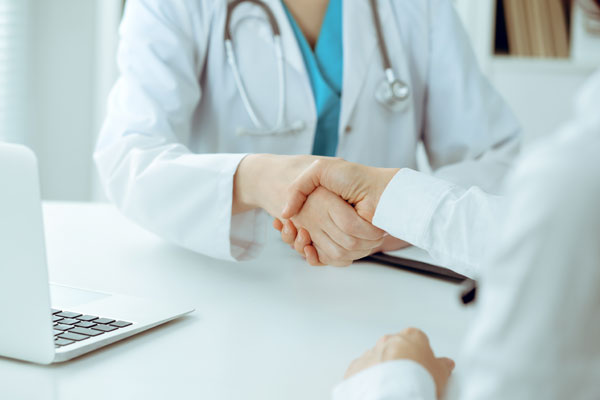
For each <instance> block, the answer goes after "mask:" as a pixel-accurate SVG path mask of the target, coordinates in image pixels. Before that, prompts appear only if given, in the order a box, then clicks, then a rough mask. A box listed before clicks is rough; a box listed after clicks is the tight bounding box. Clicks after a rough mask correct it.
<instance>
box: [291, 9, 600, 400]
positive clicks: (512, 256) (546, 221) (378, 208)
mask: <svg viewBox="0 0 600 400" xmlns="http://www.w3.org/2000/svg"><path fill="white" fill-rule="evenodd" d="M593 1H594V2H595V3H597V4H598V6H597V9H595V10H594V11H593V14H594V15H596V16H600V0H593ZM588 4H592V3H591V2H590V3H588ZM598 104H600V71H598V72H597V73H596V74H595V75H594V76H593V77H592V78H591V79H590V80H589V82H588V83H587V84H586V85H585V87H584V88H583V90H582V91H581V92H580V94H579V96H578V98H577V100H576V103H575V115H574V117H573V119H572V120H571V121H570V122H569V123H568V124H566V125H565V126H564V127H563V128H562V129H560V130H559V131H558V132H557V133H556V134H555V135H553V136H552V137H551V138H549V139H546V140H544V141H542V142H541V143H539V144H538V145H537V146H536V147H535V149H534V150H532V151H530V152H529V153H528V154H526V155H525V156H524V157H523V158H522V159H521V160H520V162H519V163H518V166H517V167H516V169H515V170H514V171H513V173H512V175H511V177H510V179H509V181H508V194H507V196H506V197H505V198H504V200H503V199H499V198H497V197H494V196H489V195H486V193H484V192H482V191H479V190H477V189H476V188H471V189H464V188H460V187H458V186H454V185H450V184H448V185H447V187H446V190H445V192H444V195H443V196H442V199H441V200H440V204H439V205H438V206H440V207H445V205H446V203H447V202H453V203H454V210H455V211H457V213H454V214H452V215H449V217H450V218H449V220H448V221H447V224H445V225H444V226H438V225H435V226H426V227H423V229H422V231H421V233H420V234H419V235H415V237H411V238H404V237H403V236H402V235H403V233H404V230H403V229H404V228H403V226H402V223H404V222H407V223H410V218H409V217H407V216H403V215H401V214H403V213H402V206H405V205H406V200H405V198H404V197H403V196H402V192H401V190H400V188H399V187H398V185H397V184H396V183H397V181H398V180H400V179H402V174H413V173H418V172H415V171H410V170H400V171H395V170H386V169H378V168H369V167H364V166H360V165H357V164H352V163H348V162H345V161H343V160H321V161H318V162H316V163H314V164H313V166H311V167H310V168H309V169H307V170H306V171H305V173H304V174H303V175H302V176H301V177H300V178H299V179H298V180H297V181H296V182H295V183H294V184H293V186H292V187H291V191H290V201H289V202H288V207H287V209H286V210H285V213H284V214H285V216H287V217H289V216H292V215H294V214H295V213H296V212H297V211H298V210H300V209H301V207H302V204H303V202H304V201H305V199H306V198H307V196H310V193H312V191H313V190H315V188H317V187H325V188H327V189H328V190H330V191H333V192H335V193H337V194H338V195H340V196H341V197H342V198H344V199H345V200H346V201H348V202H349V203H350V204H353V205H354V207H355V208H356V210H357V212H358V213H359V214H360V215H361V216H363V218H365V219H366V220H368V221H372V222H373V223H374V224H375V225H376V226H378V227H379V228H381V229H384V230H386V231H388V232H390V233H391V234H393V235H395V236H398V237H400V238H403V239H407V240H408V241H410V242H412V241H413V240H414V241H416V242H418V244H419V245H423V244H425V245H427V244H428V243H429V240H431V237H432V233H431V231H437V233H439V232H442V231H444V230H447V229H450V227H449V226H450V225H452V224H455V223H458V224H461V223H466V222H467V221H469V220H470V221H473V220H479V219H481V220H482V221H484V222H485V223H484V224H479V223H473V224H470V225H469V224H467V225H465V226H466V227H468V228H469V229H471V233H470V234H468V235H466V237H455V236H447V237H446V239H445V242H446V244H445V245H444V246H442V247H440V248H438V250H440V251H439V252H438V256H439V257H441V258H445V259H450V260H454V261H460V260H458V258H457V257H459V256H460V255H461V254H463V255H464V256H465V257H464V258H463V260H462V265H463V266H465V268H468V267H469V266H471V265H474V264H478V263H480V264H481V265H483V266H484V268H483V269H482V271H481V277H480V294H479V298H478V302H477V314H476V317H475V320H474V322H473V325H472V326H471V328H470V329H469V333H468V336H467V337H466V340H465V342H464V346H463V348H462V349H461V352H460V358H459V362H458V365H459V368H458V369H457V373H456V374H455V376H454V378H453V379H452V380H451V384H450V385H449V389H448V390H446V389H447V382H448V381H449V377H450V374H451V372H452V370H453V369H454V362H453V361H452V360H449V359H447V358H437V357H436V356H435V355H434V352H433V351H432V348H431V345H430V343H429V341H428V339H427V336H426V335H425V334H424V333H423V332H421V331H419V330H418V329H414V328H410V329H407V330H404V331H402V332H400V333H398V334H396V335H388V336H384V337H383V338H382V339H380V340H379V341H378V342H377V344H376V345H375V347H374V348H372V349H370V350H368V351H367V352H366V353H364V354H363V355H362V356H361V357H359V358H358V359H357V360H355V361H354V362H353V363H352V364H351V365H350V367H349V368H348V370H347V372H346V375H345V380H344V381H343V382H342V383H341V384H340V385H338V387H337V388H336V389H335V390H334V394H333V397H334V399H336V400H342V399H347V400H352V399H357V400H358V399H369V400H376V399H381V400H383V399H423V400H425V399H431V400H433V399H435V398H436V397H437V398H442V397H443V398H447V399H454V398H457V399H458V398H460V399H463V400H464V399H469V400H471V399H472V400H475V399H481V400H483V399H486V400H505V399H545V400H548V399H557V400H558V399H600V385H599V384H598V382H600V340H599V339H598V338H600V207H599V206H598V205H599V204H600V112H598ZM431 179H435V178H431ZM474 197H476V198H477V199H478V201H479V202H481V204H484V205H485V207H482V208H481V209H480V210H478V212H477V214H476V215H466V214H464V213H461V212H460V209H461V207H462V205H465V204H468V202H469V201H470V199H472V198H474ZM399 205H400V206H399ZM395 207H396V212H395V213H394V208H395ZM397 207H400V208H399V209H398V208H397ZM493 221H501V222H499V223H498V225H497V229H498V233H497V234H494V232H495V230H496V225H494V224H493ZM488 222H489V223H490V224H489V225H487V223H488ZM486 226H488V227H487V228H486ZM409 239H410V240H409ZM300 241H301V242H302V239H300ZM470 241H474V242H477V243H478V244H477V245H476V246H474V247H473V248H477V247H478V246H479V245H481V243H484V242H486V241H487V242H491V243H492V245H491V246H490V250H489V251H488V253H489V254H486V253H485V252H480V253H476V254H468V252H462V250H464V249H468V248H469V246H470V244H469V242H470ZM302 244H305V243H302ZM454 245H456V246H458V247H459V248H461V249H462V250H461V251H459V252H454V251H453V250H452V248H453V246H454ZM303 251H304V252H305V254H306V255H307V257H308V258H309V260H310V259H311V257H312V262H318V259H315V258H314V257H316V256H317V253H316V252H315V249H314V248H312V246H311V245H310V243H309V244H306V245H305V246H304V249H303Z"/></svg>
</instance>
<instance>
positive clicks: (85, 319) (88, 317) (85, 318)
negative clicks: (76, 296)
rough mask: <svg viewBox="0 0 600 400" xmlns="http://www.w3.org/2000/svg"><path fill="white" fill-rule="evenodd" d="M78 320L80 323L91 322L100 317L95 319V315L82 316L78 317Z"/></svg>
mask: <svg viewBox="0 0 600 400" xmlns="http://www.w3.org/2000/svg"><path fill="white" fill-rule="evenodd" d="M77 319H78V320H80V321H85V322H90V321H93V320H95V319H98V317H95V316H93V315H81V316H79V317H77Z"/></svg>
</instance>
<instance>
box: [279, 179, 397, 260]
mask: <svg viewBox="0 0 600 400" xmlns="http://www.w3.org/2000/svg"><path fill="white" fill-rule="evenodd" d="M274 226H275V228H278V229H279V230H280V231H282V237H283V238H284V241H286V242H287V243H289V244H292V245H294V248H295V249H296V251H298V252H299V253H300V254H302V255H304V256H306V258H307V261H308V262H309V263H310V264H311V265H324V264H327V265H334V266H347V265H350V264H351V263H352V261H354V260H357V259H359V258H363V257H366V256H367V255H369V254H372V253H373V252H374V250H375V249H378V248H380V247H381V246H382V244H383V243H384V235H385V232H383V231H382V230H380V229H378V228H376V227H374V226H373V225H371V224H370V223H368V222H367V221H365V220H364V219H362V218H361V217H360V216H358V215H357V214H356V211H355V210H354V208H352V206H350V205H349V204H348V203H347V202H345V201H344V200H342V199H341V198H340V197H339V196H338V195H335V194H333V193H331V192H330V191H328V190H327V189H325V188H318V189H316V190H315V191H314V192H313V193H312V194H311V196H310V198H309V199H308V200H307V201H306V204H305V205H304V207H303V208H302V211H301V212H300V213H298V214H297V215H296V216H294V217H293V218H292V219H291V220H290V221H285V223H282V222H281V221H279V220H278V219H276V220H275V223H274ZM298 232H299V234H297V233H298ZM292 236H293V239H291V238H292ZM296 236H298V238H299V240H296ZM288 238H289V239H288ZM300 238H302V239H300ZM305 241H307V244H306V245H303V243H304V242H305Z"/></svg>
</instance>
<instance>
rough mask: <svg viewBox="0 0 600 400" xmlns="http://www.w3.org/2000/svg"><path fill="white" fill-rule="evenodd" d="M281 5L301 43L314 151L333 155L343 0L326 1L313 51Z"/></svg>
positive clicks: (339, 97)
mask: <svg viewBox="0 0 600 400" xmlns="http://www.w3.org/2000/svg"><path fill="white" fill-rule="evenodd" d="M284 8H285V11H286V13H287V16H288V19H289V20H290V23H291V25H292V28H293V30H294V34H295V35H296V40H297V41H298V45H299V46H300V51H301V52H302V57H303V58H304V63H305V65H306V69H307V71H308V75H309V77H310V83H311V86H312V91H313V96H314V98H315V104H316V107H317V117H318V120H317V129H316V132H315V141H314V144H313V154H314V155H319V156H330V157H333V156H335V155H336V152H337V146H338V128H339V123H340V109H341V103H342V78H343V59H344V58H343V51H344V46H343V39H342V0H329V5H328V7H327V11H326V13H325V18H324V19H323V25H322V26H321V32H320V33H319V38H318V40H317V43H316V45H315V50H314V51H313V49H312V48H311V47H310V45H309V44H308V41H307V40H306V38H305V37H304V33H303V32H302V30H301V29H300V27H299V26H298V24H297V23H296V21H295V20H294V17H293V16H292V14H291V12H290V10H289V9H288V8H287V7H286V6H285V4H284Z"/></svg>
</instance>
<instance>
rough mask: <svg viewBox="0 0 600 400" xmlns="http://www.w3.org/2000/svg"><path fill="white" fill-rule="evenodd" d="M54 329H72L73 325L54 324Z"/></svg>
mask: <svg viewBox="0 0 600 400" xmlns="http://www.w3.org/2000/svg"><path fill="white" fill-rule="evenodd" d="M54 329H56V330H59V331H68V330H69V329H73V326H72V325H62V324H56V325H54Z"/></svg>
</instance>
